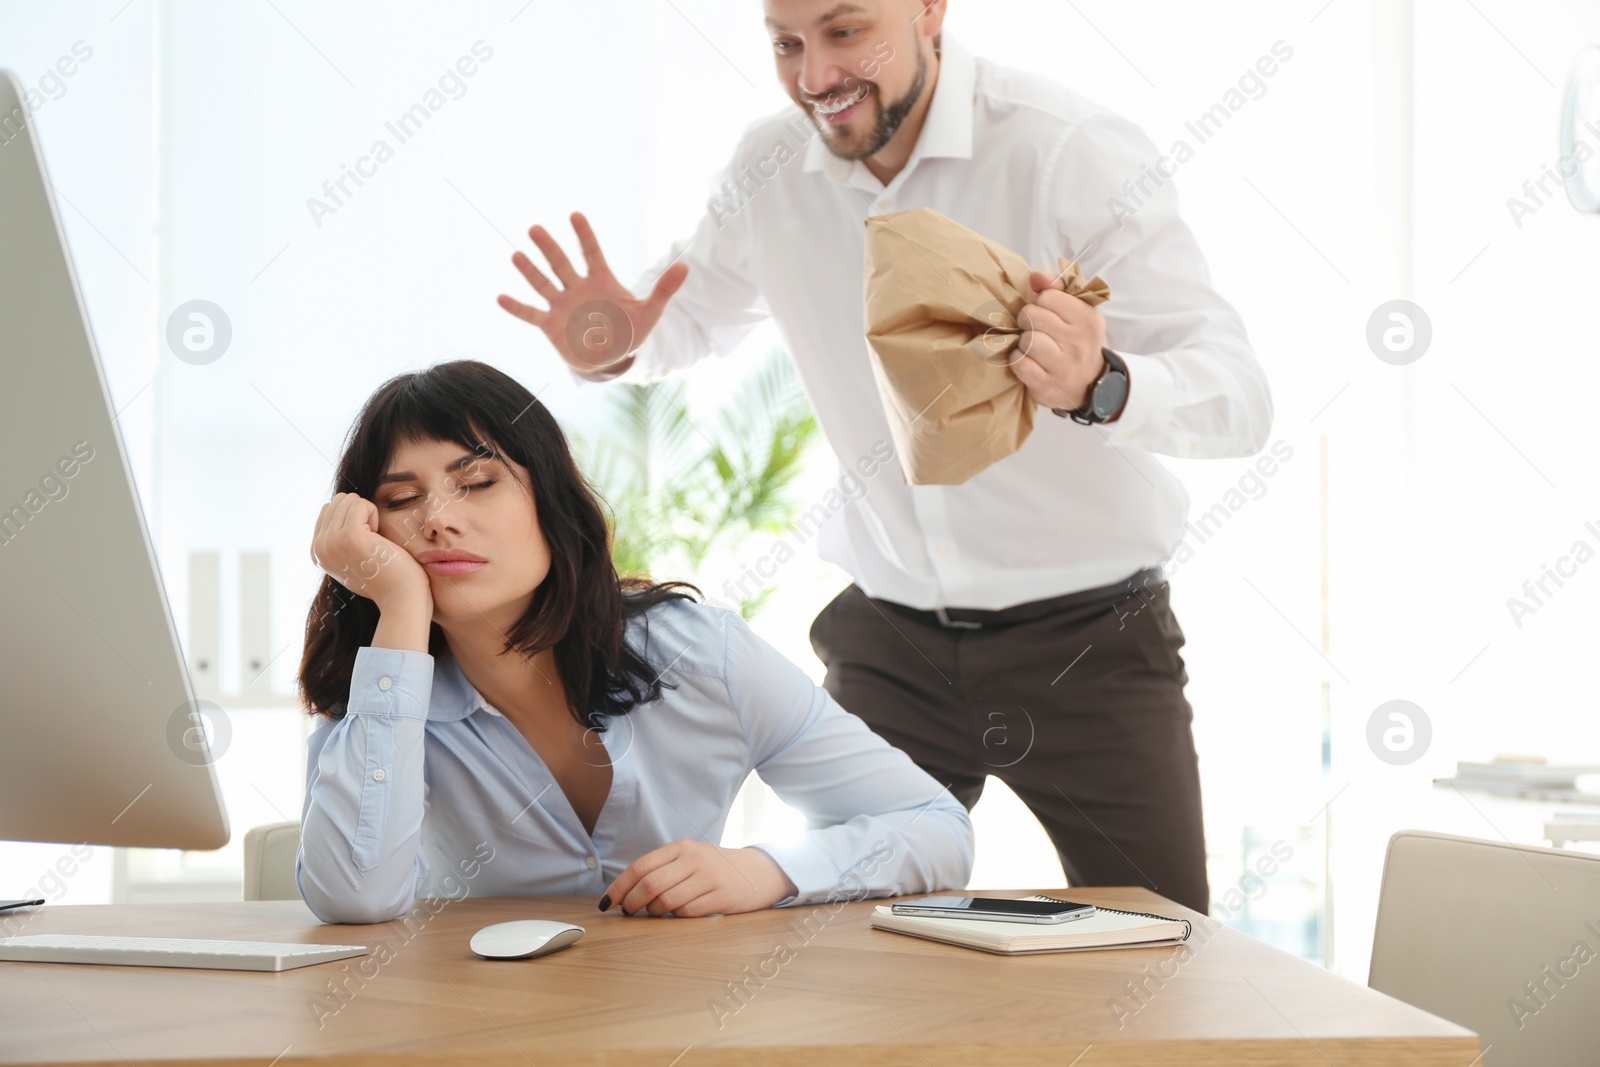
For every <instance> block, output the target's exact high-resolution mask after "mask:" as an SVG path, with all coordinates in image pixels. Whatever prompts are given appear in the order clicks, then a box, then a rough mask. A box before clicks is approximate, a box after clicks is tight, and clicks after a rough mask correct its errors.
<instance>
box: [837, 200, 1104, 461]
mask: <svg viewBox="0 0 1600 1067" xmlns="http://www.w3.org/2000/svg"><path fill="white" fill-rule="evenodd" d="M1059 262H1060V266H1061V274H1062V278H1063V281H1064V282H1065V283H1066V286H1067V292H1069V293H1071V294H1072V295H1073V296H1076V297H1078V298H1079V299H1080V300H1082V301H1084V302H1085V303H1088V304H1099V303H1101V302H1103V301H1104V300H1106V299H1107V298H1108V297H1109V296H1110V295H1111V291H1110V289H1109V288H1108V287H1107V285H1106V283H1105V282H1103V281H1101V280H1100V279H1099V278H1098V277H1096V278H1092V279H1090V280H1089V281H1087V282H1086V281H1084V279H1083V274H1082V272H1080V271H1079V269H1078V264H1077V263H1076V262H1074V261H1073V260H1070V259H1062V260H1060V261H1059ZM1029 273H1030V269H1029V267H1028V263H1027V261H1026V260H1024V259H1023V258H1022V257H1021V256H1019V255H1017V254H1016V253H1015V252H1013V251H1011V250H1010V249H1008V248H1005V247H1004V246H1002V245H998V244H996V243H995V242H993V241H991V240H989V239H988V238H986V237H984V236H982V235H981V234H977V233H974V232H973V231H971V230H969V229H967V228H966V227H965V226H962V225H961V224H960V223H958V222H956V221H954V220H953V219H950V218H947V217H946V216H944V215H941V214H939V212H937V211H934V210H933V209H932V208H917V209H916V210H914V211H899V212H896V213H894V214H891V215H875V216H873V217H871V218H869V219H867V254H866V303H867V307H866V312H867V315H866V318H867V341H868V343H869V344H870V346H871V349H872V356H871V358H872V373H873V376H874V377H875V378H876V379H877V382H878V393H879V395H880V396H881V398H882V400H883V409H884V413H885V414H886V415H888V417H889V429H890V432H891V433H892V434H893V436H894V444H895V449H896V450H897V451H898V452H899V454H900V466H901V469H902V470H903V471H904V472H905V477H906V481H907V482H909V483H911V484H912V485H960V484H961V483H962V482H964V481H966V480H967V479H968V478H971V477H972V476H973V475H974V474H977V473H978V472H979V471H981V470H983V469H984V468H986V467H988V466H989V465H990V464H991V463H994V462H995V461H996V460H1000V459H1004V458H1005V457H1006V456H1009V455H1011V453H1013V452H1015V451H1016V450H1017V449H1019V448H1021V447H1022V442H1024V441H1026V440H1027V439H1028V434H1029V433H1031V432H1032V430H1033V408H1034V403H1033V401H1032V400H1031V399H1029V397H1028V391H1027V390H1026V389H1025V388H1024V387H1023V385H1022V383H1021V382H1020V381H1018V380H1017V377H1016V375H1014V374H1012V373H1011V369H1010V368H1011V365H1012V364H1013V363H1015V362H1016V361H1017V360H1019V359H1021V358H1022V353H1021V352H1020V351H1018V345H1019V343H1020V337H1021V334H1022V329H1021V328H1020V327H1019V326H1018V325H1017V318H1016V317H1017V315H1018V314H1019V313H1020V312H1021V311H1022V308H1023V305H1025V304H1026V303H1027V299H1026V297H1025V296H1024V294H1030V293H1032V292H1033V287H1032V286H1031V285H1030V284H1029V282H1028V275H1029Z"/></svg>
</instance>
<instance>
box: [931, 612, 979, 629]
mask: <svg viewBox="0 0 1600 1067" xmlns="http://www.w3.org/2000/svg"><path fill="white" fill-rule="evenodd" d="M933 614H934V617H935V618H936V619H938V620H939V625H940V626H943V627H944V628H945V629H946V630H981V629H983V623H981V622H968V621H966V620H964V619H952V618H951V617H950V613H949V612H948V611H946V610H945V609H944V608H942V607H938V608H934V609H933Z"/></svg>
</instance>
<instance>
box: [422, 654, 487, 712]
mask: <svg viewBox="0 0 1600 1067" xmlns="http://www.w3.org/2000/svg"><path fill="white" fill-rule="evenodd" d="M479 708H482V709H483V710H484V711H487V712H488V713H489V714H491V715H499V716H500V717H501V718H505V716H504V715H503V714H501V712H499V711H497V710H495V708H493V707H492V706H490V704H489V702H488V701H486V700H484V699H483V694H481V693H479V692H478V690H477V689H476V688H474V687H473V685H472V683H471V682H469V681H467V676H466V675H465V674H463V673H462V672H461V666H460V664H458V663H456V661H455V657H453V656H441V657H439V658H438V662H436V663H435V665H434V671H433V693H432V695H431V699H430V700H429V701H428V718H429V719H430V720H432V721H434V722H456V721H457V720H460V719H465V718H466V717H467V716H469V715H471V714H472V713H473V712H475V711H477V710H478V709H479Z"/></svg>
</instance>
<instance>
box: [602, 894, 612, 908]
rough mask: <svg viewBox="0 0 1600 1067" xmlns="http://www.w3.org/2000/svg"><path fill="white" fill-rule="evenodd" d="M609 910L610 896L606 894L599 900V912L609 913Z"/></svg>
mask: <svg viewBox="0 0 1600 1067" xmlns="http://www.w3.org/2000/svg"><path fill="white" fill-rule="evenodd" d="M610 908H611V894H610V893H607V894H606V895H605V896H603V897H601V898H600V910H601V911H609V910H610Z"/></svg>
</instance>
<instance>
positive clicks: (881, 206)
mask: <svg viewBox="0 0 1600 1067" xmlns="http://www.w3.org/2000/svg"><path fill="white" fill-rule="evenodd" d="M872 206H873V207H875V208H877V209H878V210H879V211H887V210H889V201H888V200H879V201H878V202H877V203H876V204H873V205H872Z"/></svg>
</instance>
